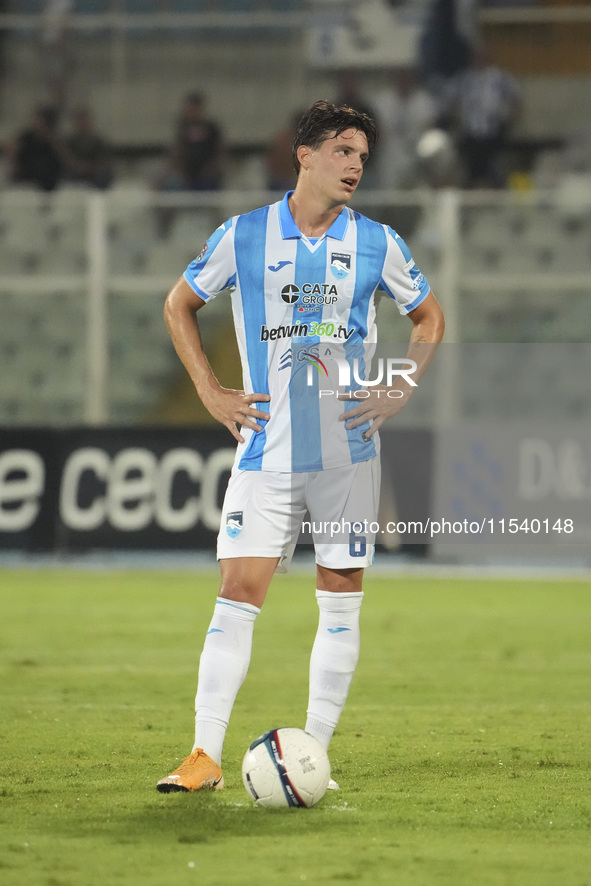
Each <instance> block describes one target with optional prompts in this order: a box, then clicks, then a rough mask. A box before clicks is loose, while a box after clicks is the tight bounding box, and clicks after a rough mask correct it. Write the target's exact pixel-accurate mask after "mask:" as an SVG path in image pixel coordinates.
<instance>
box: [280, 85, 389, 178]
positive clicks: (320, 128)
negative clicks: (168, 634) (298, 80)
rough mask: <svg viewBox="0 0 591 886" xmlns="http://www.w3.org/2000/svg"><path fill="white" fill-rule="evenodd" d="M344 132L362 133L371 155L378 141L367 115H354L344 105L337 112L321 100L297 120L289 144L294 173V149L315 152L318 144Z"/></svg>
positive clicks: (335, 108)
mask: <svg viewBox="0 0 591 886" xmlns="http://www.w3.org/2000/svg"><path fill="white" fill-rule="evenodd" d="M345 129H357V130H358V131H359V132H363V133H364V134H365V137H366V138H367V146H368V148H369V151H370V153H371V151H372V150H373V149H374V147H375V144H376V141H377V139H378V130H377V126H376V124H375V122H374V120H372V118H371V117H370V116H369V114H364V113H362V112H361V111H356V110H354V109H353V108H349V107H348V106H347V105H343V106H342V107H340V108H339V107H337V106H336V105H333V104H332V103H331V102H327V101H325V100H324V99H323V100H321V101H318V102H314V104H313V105H312V107H311V108H308V110H307V111H306V112H305V114H304V115H303V116H302V118H301V119H300V122H299V123H298V127H297V130H296V134H295V138H294V140H293V147H292V158H293V165H294V168H295V171H296V172H297V173H299V171H300V161H299V160H298V148H299V147H300V146H301V145H306V147H308V148H312V150H317V149H318V148H319V147H320V145H321V144H322V142H324V141H326V139H328V138H333V137H334V136H336V135H340V134H341V132H344V131H345Z"/></svg>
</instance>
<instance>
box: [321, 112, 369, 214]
mask: <svg viewBox="0 0 591 886" xmlns="http://www.w3.org/2000/svg"><path fill="white" fill-rule="evenodd" d="M368 157H369V150H368V146H367V138H366V136H365V133H364V132H360V131H359V130H358V129H345V130H344V131H343V132H341V133H339V135H336V136H333V137H332V138H327V139H325V141H323V142H322V144H321V145H320V147H319V148H318V149H317V150H316V151H312V152H311V153H310V155H309V162H310V166H309V169H310V176H311V181H312V182H313V184H314V185H315V187H316V188H317V189H318V190H319V191H320V192H321V193H322V194H324V195H325V196H326V198H327V199H328V200H329V201H330V202H331V203H335V204H339V203H347V202H348V201H349V200H350V199H351V197H352V196H353V194H354V193H355V191H356V189H357V186H358V184H359V182H360V181H361V176H362V175H363V165H364V163H365V161H366V160H367V158H368Z"/></svg>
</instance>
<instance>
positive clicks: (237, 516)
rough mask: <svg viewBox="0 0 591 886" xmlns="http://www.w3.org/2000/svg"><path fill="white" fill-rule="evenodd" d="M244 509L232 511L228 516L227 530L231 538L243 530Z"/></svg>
mask: <svg viewBox="0 0 591 886" xmlns="http://www.w3.org/2000/svg"><path fill="white" fill-rule="evenodd" d="M242 514H243V512H242V511H232V513H231V514H228V516H227V517H226V532H227V533H228V535H229V536H230V538H236V537H237V536H238V535H240V533H241V532H242Z"/></svg>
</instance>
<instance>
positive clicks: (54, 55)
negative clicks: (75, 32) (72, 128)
mask: <svg viewBox="0 0 591 886" xmlns="http://www.w3.org/2000/svg"><path fill="white" fill-rule="evenodd" d="M73 7H74V3H73V0H46V2H45V4H44V8H43V19H42V21H43V28H42V30H41V47H40V48H41V59H42V63H43V73H44V78H45V88H46V90H47V94H48V95H49V96H50V100H51V102H52V104H53V105H54V107H56V108H58V109H59V110H60V111H63V110H64V108H65V106H66V101H67V87H68V58H67V37H68V29H67V22H68V18H69V16H70V13H71V12H72V11H73Z"/></svg>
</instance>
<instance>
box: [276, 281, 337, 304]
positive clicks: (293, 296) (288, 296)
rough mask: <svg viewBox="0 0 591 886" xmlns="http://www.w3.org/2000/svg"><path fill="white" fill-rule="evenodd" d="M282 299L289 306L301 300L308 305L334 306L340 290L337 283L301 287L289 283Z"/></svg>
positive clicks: (309, 284)
mask: <svg viewBox="0 0 591 886" xmlns="http://www.w3.org/2000/svg"><path fill="white" fill-rule="evenodd" d="M281 298H282V299H283V301H284V302H286V303H287V304H288V305H295V303H296V302H298V301H300V300H301V302H302V304H307V305H334V303H335V302H336V301H338V298H339V290H338V289H337V287H336V284H335V283H303V284H302V286H301V287H300V286H296V285H295V283H289V284H288V285H287V286H284V287H283V289H282V290H281Z"/></svg>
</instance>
